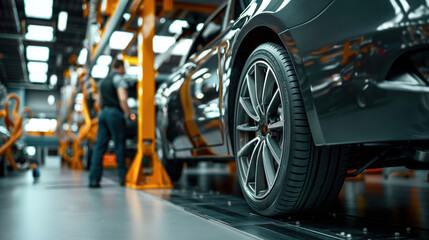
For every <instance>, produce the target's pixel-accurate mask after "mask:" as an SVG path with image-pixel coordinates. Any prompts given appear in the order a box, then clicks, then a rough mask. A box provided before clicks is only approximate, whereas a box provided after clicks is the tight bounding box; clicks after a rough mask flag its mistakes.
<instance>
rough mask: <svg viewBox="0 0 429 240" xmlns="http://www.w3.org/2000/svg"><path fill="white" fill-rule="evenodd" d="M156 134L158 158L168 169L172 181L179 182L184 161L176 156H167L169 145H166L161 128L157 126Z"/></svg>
mask: <svg viewBox="0 0 429 240" xmlns="http://www.w3.org/2000/svg"><path fill="white" fill-rule="evenodd" d="M155 135H156V144H155V148H156V153H157V155H158V158H159V160H160V161H161V163H162V165H163V166H164V169H165V170H166V171H167V173H168V175H169V176H170V179H171V181H172V182H177V181H179V179H180V177H181V176H182V171H183V162H182V161H179V160H177V159H175V158H168V157H167V146H166V144H167V141H166V140H165V138H164V137H163V134H162V132H161V129H159V128H156V129H155Z"/></svg>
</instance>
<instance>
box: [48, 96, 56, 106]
mask: <svg viewBox="0 0 429 240" xmlns="http://www.w3.org/2000/svg"><path fill="white" fill-rule="evenodd" d="M54 103H55V97H54V95H49V97H48V104H49V105H50V106H52V105H54Z"/></svg>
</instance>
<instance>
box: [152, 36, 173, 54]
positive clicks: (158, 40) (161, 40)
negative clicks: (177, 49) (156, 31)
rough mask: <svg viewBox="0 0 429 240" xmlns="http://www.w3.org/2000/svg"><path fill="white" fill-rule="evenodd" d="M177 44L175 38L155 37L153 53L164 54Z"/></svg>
mask: <svg viewBox="0 0 429 240" xmlns="http://www.w3.org/2000/svg"><path fill="white" fill-rule="evenodd" d="M175 42H176V39H175V38H174V37H168V36H159V35H155V36H154V37H153V51H154V52H155V53H164V52H166V51H167V50H168V49H169V48H170V47H171V45H173V44H174V43H175Z"/></svg>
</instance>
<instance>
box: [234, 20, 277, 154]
mask: <svg viewBox="0 0 429 240" xmlns="http://www.w3.org/2000/svg"><path fill="white" fill-rule="evenodd" d="M267 42H272V43H277V44H279V45H281V46H283V47H284V48H285V49H286V47H285V45H284V44H283V42H282V40H281V38H280V37H279V35H278V32H277V31H275V30H274V29H272V28H271V27H270V26H267V25H259V26H256V27H254V28H253V29H251V30H249V31H246V32H245V33H244V34H240V35H239V36H238V37H237V42H236V44H235V46H236V47H235V48H233V50H232V56H234V57H233V61H232V70H231V75H230V79H231V80H230V84H229V86H228V95H227V106H228V107H227V109H228V110H227V112H226V114H227V117H226V119H227V120H226V122H227V126H228V135H229V141H228V144H229V146H230V147H231V148H230V149H231V151H232V152H231V154H233V147H234V146H233V144H232V142H231V141H232V139H233V138H232V137H233V135H232V134H233V132H232V131H231V129H233V121H231V120H229V119H231V117H232V116H234V111H235V106H234V105H235V98H236V93H237V88H238V82H239V78H240V75H241V70H242V68H243V67H244V64H245V63H246V61H247V59H248V58H249V56H250V54H252V52H253V50H255V49H256V48H257V47H258V46H259V45H261V44H263V43H267Z"/></svg>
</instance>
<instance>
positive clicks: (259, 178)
mask: <svg viewBox="0 0 429 240" xmlns="http://www.w3.org/2000/svg"><path fill="white" fill-rule="evenodd" d="M262 145H263V144H262V142H261V144H259V146H258V149H257V150H258V152H257V155H256V156H257V157H256V164H255V165H256V169H255V194H256V195H258V194H259V192H260V191H262V190H265V189H267V183H266V179H265V171H264V163H263V160H262ZM255 150H256V148H255Z"/></svg>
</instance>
